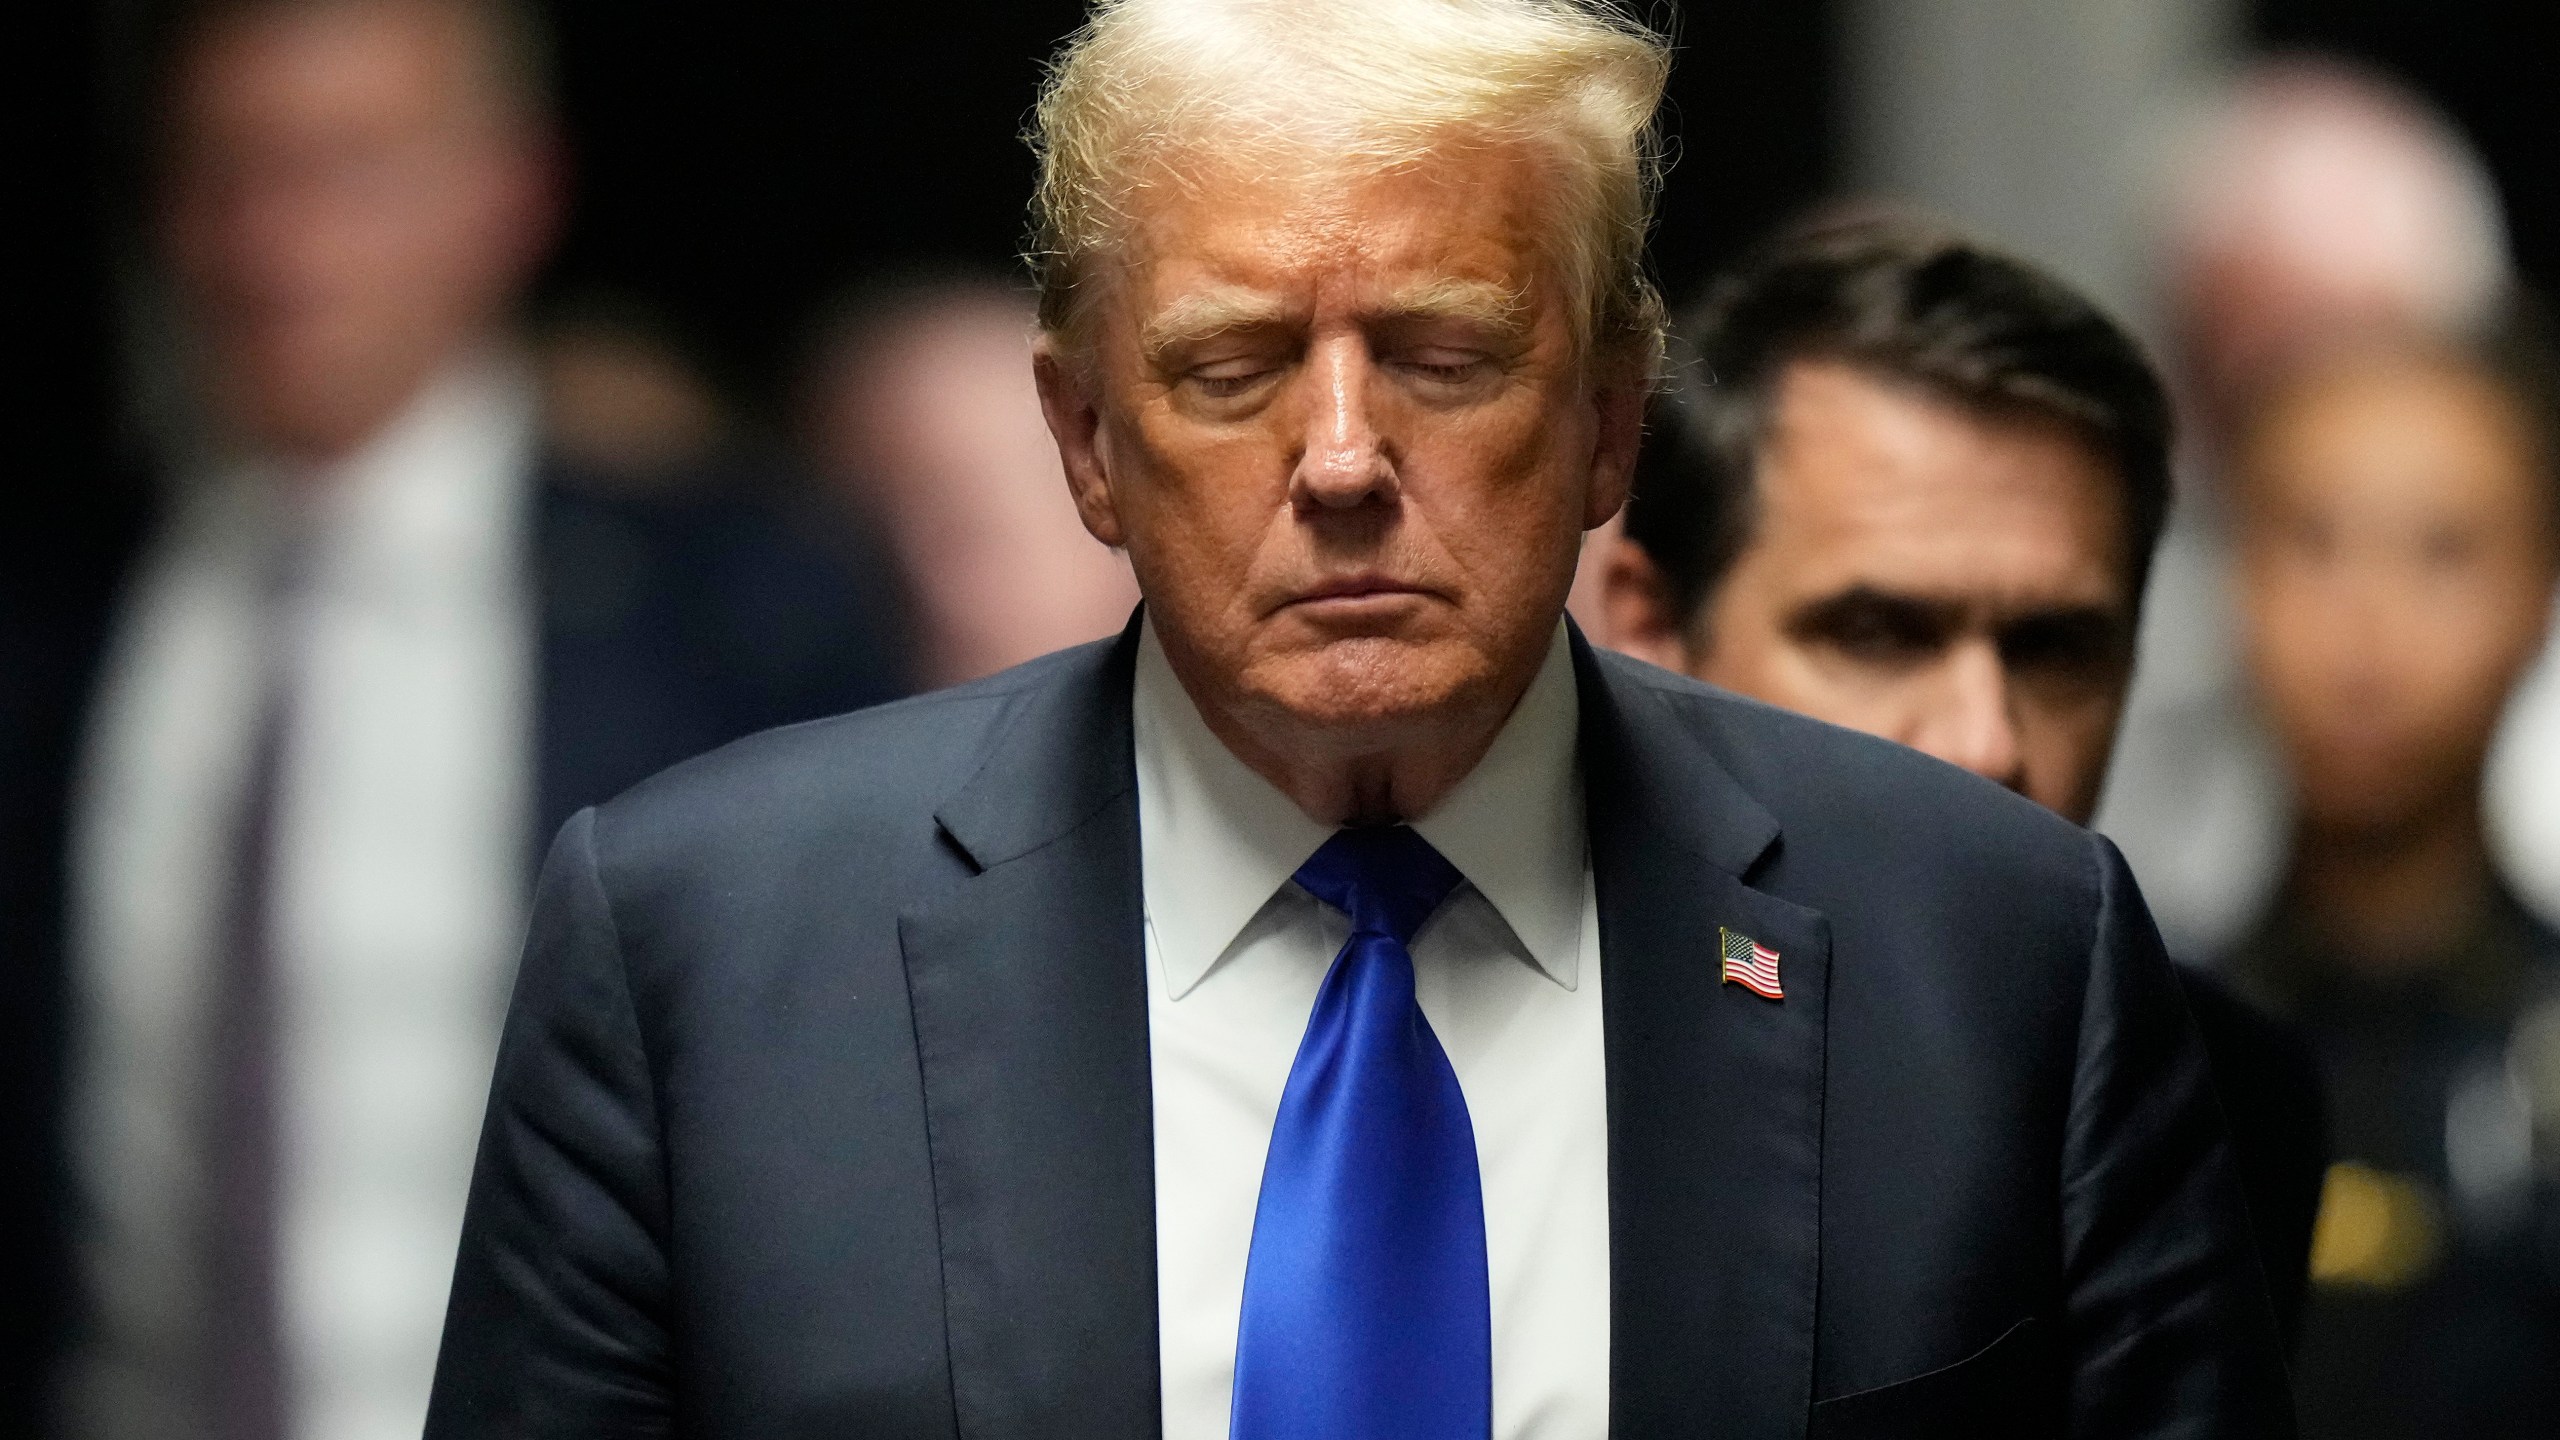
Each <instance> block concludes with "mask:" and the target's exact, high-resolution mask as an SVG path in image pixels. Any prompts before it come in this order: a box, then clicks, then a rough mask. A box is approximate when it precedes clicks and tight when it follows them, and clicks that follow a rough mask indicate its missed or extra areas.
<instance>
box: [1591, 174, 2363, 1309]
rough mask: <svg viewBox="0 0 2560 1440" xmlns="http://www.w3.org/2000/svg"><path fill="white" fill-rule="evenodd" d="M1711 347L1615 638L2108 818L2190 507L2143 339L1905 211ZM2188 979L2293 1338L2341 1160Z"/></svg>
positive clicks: (1631, 530)
mask: <svg viewBox="0 0 2560 1440" xmlns="http://www.w3.org/2000/svg"><path fill="white" fill-rule="evenodd" d="M1684 338H1685V340H1686V341H1687V343H1688V344H1689V346H1690V347H1691V349H1692V351H1693V356H1692V358H1694V360H1695V361H1696V362H1697V363H1696V364H1695V365H1693V366H1685V367H1683V369H1682V371H1681V372H1680V374H1679V375H1678V376H1677V377H1676V379H1675V381H1674V383H1672V384H1670V385H1668V386H1666V387H1665V388H1664V391H1663V393H1662V395H1661V396H1660V397H1658V399H1657V400H1656V402H1655V403H1656V406H1657V409H1656V412H1655V423H1654V426H1653V436H1652V439H1651V440H1650V442H1649V443H1648V444H1647V445H1646V447H1645V452H1644V458H1643V461H1642V463H1641V464H1640V465H1639V466H1638V467H1637V474H1636V485H1635V496H1634V498H1633V499H1632V500H1631V501H1630V502H1629V504H1628V506H1627V518H1626V539H1625V541H1624V542H1623V543H1622V544H1621V545H1620V547H1619V548H1618V549H1617V550H1616V551H1615V553H1613V554H1612V555H1610V556H1609V557H1608V558H1607V560H1606V561H1605V563H1604V565H1603V569H1604V571H1605V574H1606V579H1605V581H1604V584H1603V589H1604V593H1605V595H1606V608H1607V612H1608V613H1607V626H1606V629H1607V635H1606V638H1607V640H1608V641H1609V643H1611V644H1613V645H1616V646H1618V647H1619V648H1621V649H1625V650H1627V651H1629V652H1630V653H1633V654H1636V655H1639V656H1642V657H1644V658H1646V659H1650V660H1654V661H1657V662H1659V663H1661V664H1664V665H1667V666H1671V667H1673V668H1675V669H1678V670H1682V671H1685V672H1687V673H1688V674H1691V675H1694V676H1696V677H1698V678H1699V679H1701V680H1705V681H1708V682H1709V683H1711V684H1717V685H1723V686H1727V687H1729V688H1731V689H1733V690H1735V691H1737V692H1739V693H1741V694H1744V695H1749V696H1751V697H1753V698H1755V699H1760V700H1766V701H1768V702H1769V703H1771V704H1773V705H1784V706H1786V707H1787V708H1788V709H1790V710H1796V711H1801V712H1802V713H1804V714H1807V715H1812V716H1815V717H1817V718H1819V719H1823V720H1829V721H1831V722H1832V723H1834V724H1837V725H1846V726H1848V727H1850V728H1851V729H1854V730H1864V731H1866V732H1868V733H1869V734H1873V735H1881V736H1883V737H1885V738H1886V739H1888V740H1899V741H1901V742H1902V743H1904V744H1906V745H1909V746H1911V747H1913V748H1914V749H1917V750H1921V751H1925V752H1926V753H1928V754H1931V755H1935V756H1937V757H1938V758H1939V759H1941V760H1944V761H1947V762H1948V763H1950V764H1954V765H1961V766H1963V767H1964V768H1966V769H1968V770H1971V771H1973V772H1975V773H1976V774H1978V775H1981V776H1983V777H1984V778H1986V779H1989V780H1994V781H1997V782H1999V783H2000V784H2002V785H2006V786H2008V787H2009V788H2010V789H2013V790H2015V791H2017V792H2018V793H2020V794H2022V795H2024V796H2026V797H2027V798H2028V799H2031V800H2034V801H2036V802H2037V803H2039V804H2041V805H2044V806H2045V807H2047V808H2048V809H2051V810H2053V811H2055V812H2056V813H2058V814H2061V815H2063V816H2065V817H2067V818H2069V819H2071V820H2074V821H2077V822H2079V823H2082V824H2086V823H2088V820H2089V814H2090V811H2091V810H2093V809H2094V808H2095V807H2096V805H2097V800H2098V790H2099V784H2100V782H2101V781H2102V780H2103V779H2104V778H2105V776H2106V773H2107V754H2108V751H2109V749H2110V748H2111V746H2112V742H2113V741H2114V739H2115V729H2116V720H2117V717H2118V715H2119V714H2120V713H2121V711H2122V709H2123V706H2124V696H2125V690H2126V687H2127V686H2128V684H2129V683H2130V682H2131V680H2132V676H2133V668H2134V667H2133V633H2134V623H2135V614H2136V612H2137V611H2138V610H2139V609H2140V601H2141V597H2142V587H2143V578H2144V574H2145V572H2146V571H2147V570H2148V569H2149V568H2150V564H2151V556H2152V550H2153V547H2154V544H2155V542H2157V540H2158V539H2159V534H2160V524H2161V515H2162V511H2163V510H2164V509H2165V508H2166V504H2167V501H2168V491H2169V476H2168V451H2169V409H2168V403H2167V400H2166V399H2165V397H2164V396H2163V394H2162V390H2161V386H2160V382H2159V381H2158V379H2157V378H2156V377H2155V376H2154V375H2153V373H2152V370H2151V367H2150V365H2149V363H2148V362H2147V361H2145V360H2144V359H2143V357H2142V354H2141V351H2140V349H2139V348H2138V347H2137V346H2136V345H2135V344H2134V343H2133V340H2132V339H2131V337H2129V336H2127V335H2126V334H2125V333H2124V332H2123V331H2122V330H2120V329H2118V328H2117V327H2116V326H2115V325H2114V324H2113V323H2112V322H2111V321H2109V320H2108V319H2107V318H2106V317H2105V316H2104V315H2102V314H2100V313H2099V312H2098V311H2097V309H2096V308H2094V307H2093V306H2091V305H2090V304H2089V303H2088V302H2087V301H2086V300H2084V299H2082V298H2081V297H2080V296H2078V295H2076V294H2074V293H2072V291H2071V290H2070V289H2069V288H2068V287H2066V286H2064V285H2063V284H2061V283H2060V282H2059V281H2056V280H2054V279H2053V278H2051V277H2050V276H2047V275H2044V274H2042V273H2040V272H2038V271H2036V270H2035V269H2033V268H2032V267H2030V266H2027V265H2025V264H2023V263H2021V262H2019V261H2016V260H2013V259H2010V258H2009V257H2007V256H2004V255H1999V254H1995V253H1993V252H1991V251H1987V250H1984V249H1982V248H1980V247H1978V246H1976V245H1974V244H1972V243H1970V242H1968V241H1966V240H1964V239H1963V238H1961V237H1959V236H1956V235H1953V234H1949V233H1946V232H1944V231H1941V230H1939V229H1937V228H1935V227H1933V226H1930V225H1927V224H1923V223H1916V222H1912V221H1905V220H1892V219H1884V220H1869V221H1863V222H1851V223H1843V224H1837V225H1831V226H1823V227H1816V228H1812V229H1808V230H1805V231H1802V232H1799V233H1795V234H1789V235H1782V236H1780V237H1778V238H1777V239H1775V240H1773V241H1771V242H1770V243H1769V244H1768V245H1766V246H1764V247H1762V249H1761V250H1760V252H1759V253H1758V254H1757V255H1755V256H1754V257H1753V258H1752V259H1750V260H1749V261H1747V262H1746V263H1744V264H1742V265H1741V266H1738V267H1737V268H1736V269H1735V270H1734V272H1733V273H1732V274H1730V275H1728V276H1727V277H1725V279H1724V280H1723V281H1722V282H1720V283H1719V284H1718V286H1717V287H1716V289H1715V292H1714V293H1713V294H1712V295H1711V296H1710V297H1709V298H1708V300H1707V302H1706V304H1705V305H1704V306H1702V307H1701V308H1700V310H1699V311H1698V313H1697V314H1695V315H1694V316H1692V317H1691V320H1690V323H1689V324H1688V325H1687V326H1686V327H1685V336H1684ZM1710 375H1712V376H1713V377H1714V378H1713V381H1712V383H1710V382H1709V381H1708V380H1707V378H1706V377H1707V376H1710ZM2180 978H2181V980H2182V981H2183V982H2184V988H2185V990H2186V992H2187V997H2188V1001H2189V1003H2190V1004H2191V1005H2192V1006H2193V1008H2194V1010H2195V1012H2196V1020H2197V1022H2198V1025H2199V1026H2200V1028H2201V1030H2202V1032H2203V1035H2204V1040H2205V1044H2206V1046H2207V1048H2208V1050H2209V1051H2210V1052H2211V1055H2212V1060H2213V1067H2214V1070H2215V1073H2216V1075H2217V1078H2218V1079H2219V1081H2220V1082H2221V1083H2220V1085H2219V1090H2220V1094H2221V1099H2222V1105H2223V1110H2224V1112H2225V1114H2226V1115H2227V1116H2228V1117H2229V1119H2230V1121H2231V1124H2232V1127H2233V1131H2234V1140H2235V1142H2236V1144H2237V1147H2238V1158H2239V1161H2240V1169H2241V1176H2242V1180H2243V1183H2244V1186H2245V1188H2246V1189H2247V1191H2248V1198H2249V1208H2250V1211H2251V1220H2252V1222H2253V1229H2254V1231H2255V1233H2256V1235H2257V1237H2258V1239H2259V1245H2260V1252H2261V1256H2262V1258H2263V1260H2264V1262H2265V1265H2266V1271H2267V1275H2268V1278H2269V1280H2270V1282H2271V1288H2272V1291H2273V1294H2274V1298H2275V1301H2276V1308H2277V1314H2278V1318H2279V1320H2280V1321H2281V1322H2282V1328H2283V1329H2284V1331H2285V1333H2286V1334H2287V1335H2291V1334H2292V1333H2294V1331H2295V1327H2296V1324H2297V1322H2298V1320H2299V1318H2300V1315H2301V1311H2302V1301H2303V1292H2304V1286H2305V1283H2306V1279H2307V1276H2308V1273H2309V1271H2308V1264H2309V1257H2310V1252H2311V1227H2312V1220H2313V1217H2314V1214H2315V1213H2316V1211H2317V1209H2318V1205H2319V1199H2320V1177H2321V1170H2322V1167H2323V1166H2324V1164H2325V1163H2326V1154H2327V1152H2326V1148H2325V1143H2324V1129H2323V1125H2322V1104H2321V1095H2320V1085H2319V1080H2318V1077H2317V1075H2316V1073H2315V1071H2314V1069H2313V1064H2312V1059H2311V1054H2310V1050H2309V1048H2308V1046H2307V1044H2306V1042H2305V1040H2304V1039H2303V1037H2301V1036H2300V1035H2298V1034H2296V1033H2293V1032H2292V1031H2291V1030H2289V1029H2288V1028H2286V1027H2283V1026H2281V1025H2278V1024H2277V1023H2275V1022H2273V1021H2271V1020H2269V1019H2267V1018H2266V1017H2265V1016H2263V1015H2260V1014H2258V1013H2257V1012H2256V1011H2254V1010H2253V1009H2251V1008H2250V1007H2249V1006H2248V1005H2247V1004H2246V1003H2245V1002H2243V1001H2242V1000H2240V999H2239V998H2238V997H2237V996H2235V995H2233V994H2231V993H2230V992H2229V991H2228V990H2226V989H2225V988H2223V987H2222V986H2221V985H2220V984H2218V983H2217V982H2215V981H2214V980H2213V979H2212V978H2211V977H2210V976H2207V975H2205V974H2203V973H2201V972H2198V971H2192V970H2188V971H2181V972H2180Z"/></svg>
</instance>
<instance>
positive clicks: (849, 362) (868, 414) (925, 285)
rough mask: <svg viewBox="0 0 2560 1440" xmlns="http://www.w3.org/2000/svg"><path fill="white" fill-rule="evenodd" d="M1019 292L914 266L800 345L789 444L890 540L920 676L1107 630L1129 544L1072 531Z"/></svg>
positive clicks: (984, 664)
mask: <svg viewBox="0 0 2560 1440" xmlns="http://www.w3.org/2000/svg"><path fill="white" fill-rule="evenodd" d="M1032 334H1033V315H1032V304H1031V298H1030V296H1029V295H1028V294H1027V293H1025V292H1023V291H1021V290H1019V289H1018V288H1017V287H1014V286H1009V285H1006V284H1005V283H1003V282H1002V281H999V280H995V279H992V278H986V279H980V278H969V277H953V278H944V279H916V280H910V281H906V282H903V283H896V284H891V285H887V286H883V287H881V288H879V289H878V290H876V291H874V292H873V293H871V294H869V295H868V296H863V297H857V298H856V299H855V300H854V301H853V302H852V303H851V304H849V305H847V306H846V307H845V309H844V311H843V314H842V317H841V318H840V319H838V320H837V321H836V322H834V323H833V324H831V325H829V326H828V327H827V329H826V331H825V333H824V334H822V335H821V337H820V339H819V343H818V345H817V346H816V347H815V352H814V357H813V359H812V362H811V364H810V366H809V370H808V373H807V375H806V377H805V378H804V380H803V382H802V385H803V394H802V410H803V421H802V423H803V429H804V435H805V444H806V445H807V447H808V449H809V451H810V453H811V454H812V455H813V456H815V457H816V459H817V463H818V466H819V469H820V470H821V472H822V473H823V474H824V475H825V476H826V478H827V479H828V481H829V482H830V483H831V485H832V487H833V488H834V489H835V491H836V492H837V494H838V496H839V498H840V499H841V500H842V501H843V502H844V503H845V504H846V505H847V506H849V507H850V508H851V510H852V511H853V513H854V514H855V516H856V517H857V519H859V520H867V521H868V522H869V523H870V524H873V525H876V526H877V528H878V530H879V532H880V533H881V535H882V536H883V537H884V538H885V539H886V541H887V542H888V545H889V548H890V550H891V552H892V553H893V554H894V555H895V556H896V557H897V563H898V568H899V570H900V572H901V574H902V575H903V576H904V578H905V581H906V587H907V593H908V597H909V601H910V603H911V604H912V606H913V607H914V612H915V623H916V631H915V641H914V644H915V654H916V664H917V670H918V675H919V678H920V679H922V680H923V681H924V682H925V683H927V684H931V685H956V684H960V683H962V682H964V681H969V680H975V679H977V678H979V677H980V676H984V675H992V674H994V673H995V672H996V671H998V670H1002V669H1005V668H1007V667H1009V666H1013V665H1018V664H1020V663H1022V662H1023V661H1025V660H1029V659H1031V658H1033V657H1035V656H1039V655H1045V654H1048V653H1049V652H1050V651H1052V650H1063V649H1065V648H1067V647H1068V646H1070V645H1081V644H1083V643H1084V642H1085V641H1088V640H1098V639H1101V638H1103V637H1104V636H1107V635H1112V634H1116V633H1118V631H1119V630H1120V627H1121V626H1123V625H1125V624H1127V623H1128V620H1129V611H1130V609H1131V608H1132V607H1133V606H1135V605H1136V604H1137V603H1138V585H1137V581H1136V579H1135V578H1134V577H1133V576H1132V575H1131V574H1130V572H1129V562H1128V561H1127V560H1126V559H1125V558H1123V557H1122V556H1121V555H1120V554H1119V552H1117V551H1114V550H1110V549H1107V548H1105V547H1104V546H1102V545H1101V544H1099V543H1098V542H1096V541H1095V540H1094V538H1093V537H1092V536H1091V535H1089V534H1087V533H1086V532H1085V528H1084V525H1083V522H1081V521H1080V520H1079V519H1078V518H1077V517H1076V510H1075V505H1074V503H1073V502H1072V501H1071V499H1070V498H1069V495H1068V491H1067V482H1066V475H1065V472H1064V471H1063V470H1062V469H1060V467H1059V463H1058V447H1057V445H1056V444H1055V443H1054V442H1053V441H1052V440H1051V439H1050V438H1049V427H1048V424H1047V422H1046V421H1044V420H1043V419H1042V418H1041V415H1040V396H1039V394H1038V392H1037V391H1036V390H1035V389H1034V387H1033V385H1032V383H1031V362H1030V357H1031V344H1032Z"/></svg>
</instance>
